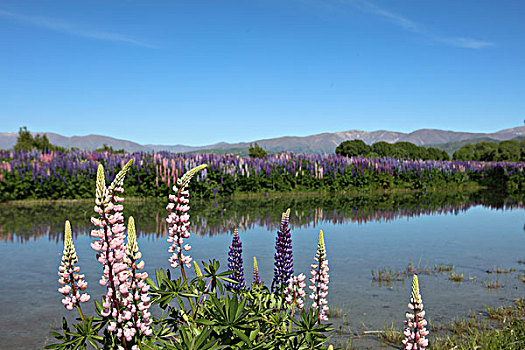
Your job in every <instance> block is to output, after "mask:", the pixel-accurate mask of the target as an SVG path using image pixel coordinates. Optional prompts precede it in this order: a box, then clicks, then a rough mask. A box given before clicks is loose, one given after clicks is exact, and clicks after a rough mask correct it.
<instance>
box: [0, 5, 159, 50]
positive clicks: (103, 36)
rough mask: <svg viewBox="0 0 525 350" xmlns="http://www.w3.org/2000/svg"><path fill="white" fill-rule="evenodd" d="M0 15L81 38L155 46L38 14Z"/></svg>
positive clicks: (10, 13)
mask: <svg viewBox="0 0 525 350" xmlns="http://www.w3.org/2000/svg"><path fill="white" fill-rule="evenodd" d="M0 17H4V18H9V19H11V20H14V21H16V22H20V23H25V24H29V25H32V26H36V27H40V28H45V29H48V30H52V31H55V32H60V33H65V34H69V35H74V36H79V37H83V38H89V39H96V40H104V41H116V42H122V43H126V44H131V45H135V46H141V47H148V48H155V46H153V45H150V44H147V43H144V42H141V41H139V40H136V39H134V38H132V37H129V36H127V35H122V34H118V33H110V32H103V31H97V30H90V29H83V28H78V27H76V26H74V25H72V24H71V23H67V22H64V21H62V20H59V19H55V18H50V17H40V16H26V15H21V14H18V13H15V12H10V11H5V10H0Z"/></svg>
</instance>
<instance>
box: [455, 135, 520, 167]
mask: <svg viewBox="0 0 525 350" xmlns="http://www.w3.org/2000/svg"><path fill="white" fill-rule="evenodd" d="M453 158H454V160H478V161H508V162H523V161H525V140H520V141H518V140H509V141H502V142H500V143H499V144H498V143H496V142H479V143H476V144H471V143H469V144H466V145H464V146H463V147H461V148H460V149H458V150H457V151H456V152H454V155H453Z"/></svg>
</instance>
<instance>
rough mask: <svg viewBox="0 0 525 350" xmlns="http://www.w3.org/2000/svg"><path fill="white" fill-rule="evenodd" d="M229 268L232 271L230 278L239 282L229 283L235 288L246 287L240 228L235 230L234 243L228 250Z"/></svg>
mask: <svg viewBox="0 0 525 350" xmlns="http://www.w3.org/2000/svg"><path fill="white" fill-rule="evenodd" d="M228 256H229V257H228V268H229V269H230V271H231V272H232V274H231V275H230V278H231V279H232V280H234V281H237V282H238V283H229V284H228V285H229V286H230V287H231V288H233V289H234V290H239V289H241V288H243V287H244V269H243V267H242V263H243V261H242V242H241V240H240V239H239V229H237V228H236V229H234V230H233V239H232V245H231V246H230V251H229V252H228Z"/></svg>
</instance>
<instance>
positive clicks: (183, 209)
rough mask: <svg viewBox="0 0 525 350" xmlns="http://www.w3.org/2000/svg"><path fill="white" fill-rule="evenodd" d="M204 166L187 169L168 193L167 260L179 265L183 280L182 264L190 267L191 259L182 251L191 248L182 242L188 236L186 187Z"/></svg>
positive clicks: (188, 221)
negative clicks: (169, 255)
mask: <svg viewBox="0 0 525 350" xmlns="http://www.w3.org/2000/svg"><path fill="white" fill-rule="evenodd" d="M206 167H207V165H206V164H201V165H199V166H197V167H195V168H193V169H191V170H190V171H188V172H187V173H186V174H184V175H183V176H182V177H181V178H178V179H177V184H176V185H175V186H173V191H174V192H175V194H170V195H169V197H168V199H169V202H170V203H169V204H168V205H167V206H166V210H168V211H169V214H168V217H167V219H166V222H167V224H168V243H169V244H170V247H169V248H168V252H169V253H171V257H170V258H169V259H168V261H169V262H170V265H171V267H173V268H177V267H180V270H181V274H182V278H183V279H184V280H186V272H185V271H184V266H186V267H187V268H190V267H191V261H192V258H191V256H189V255H184V253H183V250H184V251H189V250H190V249H191V246H190V245H189V244H184V239H185V238H189V237H190V231H189V227H190V215H189V214H188V210H190V206H189V203H190V199H189V197H190V192H189V191H188V189H187V188H188V185H189V183H190V180H191V179H192V177H193V176H195V174H196V173H198V172H199V171H201V170H202V169H204V168H206Z"/></svg>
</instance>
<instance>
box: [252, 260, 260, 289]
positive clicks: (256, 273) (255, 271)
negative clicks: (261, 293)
mask: <svg viewBox="0 0 525 350" xmlns="http://www.w3.org/2000/svg"><path fill="white" fill-rule="evenodd" d="M253 284H255V285H260V284H261V277H260V276H259V267H258V266H257V258H256V257H255V256H254V257H253Z"/></svg>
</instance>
